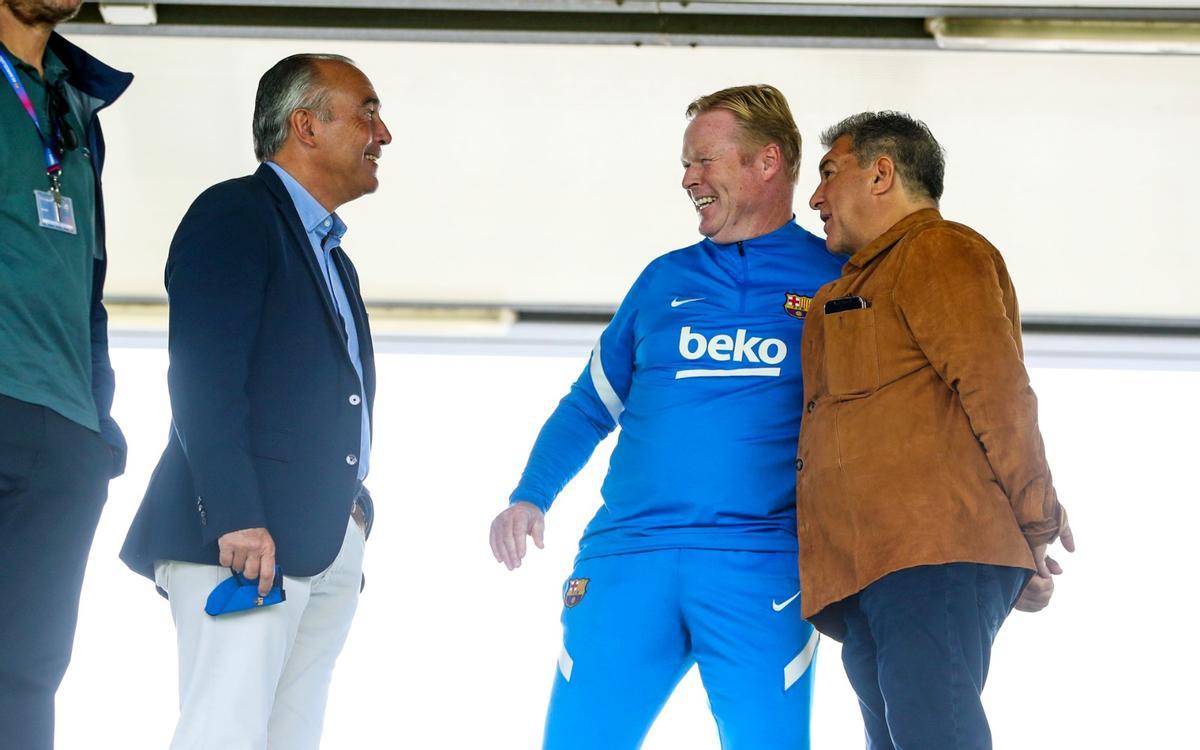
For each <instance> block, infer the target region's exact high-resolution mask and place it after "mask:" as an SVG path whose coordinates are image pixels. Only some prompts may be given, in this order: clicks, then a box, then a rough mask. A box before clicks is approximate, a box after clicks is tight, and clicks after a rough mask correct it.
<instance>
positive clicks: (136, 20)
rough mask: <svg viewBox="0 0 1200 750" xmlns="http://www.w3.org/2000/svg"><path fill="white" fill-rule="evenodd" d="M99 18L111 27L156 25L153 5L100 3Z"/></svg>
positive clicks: (155, 12)
mask: <svg viewBox="0 0 1200 750" xmlns="http://www.w3.org/2000/svg"><path fill="white" fill-rule="evenodd" d="M100 17H101V18H103V19H104V22H105V23H107V24H111V25H113V26H153V25H154V24H156V23H158V11H157V10H155V8H154V3H100Z"/></svg>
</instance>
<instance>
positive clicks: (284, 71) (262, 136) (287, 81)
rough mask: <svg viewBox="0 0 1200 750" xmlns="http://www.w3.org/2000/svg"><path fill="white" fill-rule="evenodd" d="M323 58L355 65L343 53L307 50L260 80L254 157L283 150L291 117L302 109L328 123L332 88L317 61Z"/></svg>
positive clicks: (261, 156)
mask: <svg viewBox="0 0 1200 750" xmlns="http://www.w3.org/2000/svg"><path fill="white" fill-rule="evenodd" d="M321 60H329V61H333V62H340V63H345V64H347V65H354V61H353V60H351V59H350V58H348V57H343V56H342V55H329V54H315V53H303V54H299V55H292V56H291V57H285V58H283V59H282V60H280V61H279V62H277V63H275V64H274V65H272V66H271V69H270V70H268V71H267V72H266V73H263V76H262V78H260V79H258V93H256V94H255V95H254V122H253V125H252V127H251V129H252V131H253V133H254V156H255V157H256V158H257V159H258V160H259V161H260V162H263V161H266V160H267V159H270V158H272V157H274V156H275V154H277V153H279V149H281V148H283V144H284V142H285V141H287V137H288V128H289V122H288V121H289V120H290V118H291V116H292V113H293V112H295V111H296V110H298V109H308V110H312V111H313V112H314V113H315V114H316V115H317V117H318V118H320V119H321V120H322V121H324V122H328V121H329V120H330V119H331V118H332V117H333V113H332V112H331V111H330V110H329V96H330V91H329V89H327V88H326V87H324V86H322V85H321V82H320V72H319V71H318V68H317V63H318V62H319V61H321Z"/></svg>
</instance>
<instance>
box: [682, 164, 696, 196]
mask: <svg viewBox="0 0 1200 750" xmlns="http://www.w3.org/2000/svg"><path fill="white" fill-rule="evenodd" d="M698 172H699V169H698V168H697V166H696V165H695V164H689V165H688V166H686V167H684V168H683V180H682V181H681V182H680V184H681V185H682V186H683V189H684V190H691V189H692V188H694V187H696V186H697V185H699V184H700V178H699V177H697V176H696V175H697V173H698Z"/></svg>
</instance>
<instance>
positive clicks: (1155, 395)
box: [58, 346, 1200, 750]
mask: <svg viewBox="0 0 1200 750" xmlns="http://www.w3.org/2000/svg"><path fill="white" fill-rule="evenodd" d="M584 349H585V347H580V348H579V350H578V351H576V352H573V353H572V356H555V357H503V356H492V357H484V356H470V355H432V354H412V353H404V352H399V353H386V354H381V355H380V357H379V362H378V364H379V376H380V377H379V381H380V386H379V394H380V395H379V402H378V409H377V412H376V415H377V419H376V430H377V432H376V446H375V454H374V457H373V460H372V474H371V477H370V478H369V480H368V482H369V484H370V486H371V488H372V492H373V494H374V496H375V498H376V502H377V506H378V516H377V525H376V528H375V532H374V534H373V535H372V538H371V541H370V543H369V545H368V553H367V554H368V559H367V589H366V592H365V594H364V596H363V598H362V603H361V606H360V609H359V614H358V618H357V620H356V623H355V626H354V630H353V632H352V634H351V637H350V641H349V644H348V645H347V648H346V650H345V652H344V654H343V657H342V659H341V662H340V664H339V666H338V670H337V673H336V675H335V680H334V685H333V694H332V699H331V704H330V707H329V712H328V721H327V731H326V742H325V747H327V748H334V749H335V750H341V749H342V748H353V747H359V748H400V747H404V748H422V749H429V750H440V749H441V748H446V749H447V750H450V749H453V750H457V749H458V748H482V747H487V748H491V749H492V750H531V749H533V748H536V747H538V742H539V738H540V733H541V727H542V721H543V717H544V710H545V704H546V699H547V696H548V691H549V688H550V684H551V678H552V676H553V671H554V668H555V667H554V663H555V657H556V656H557V653H558V650H559V647H560V641H559V627H558V615H559V611H560V607H561V604H560V599H559V596H560V585H561V583H562V581H563V579H564V578H565V577H566V576H567V575H568V573H569V570H570V565H571V559H572V557H573V555H574V553H575V545H576V542H577V540H578V537H579V533H580V530H581V529H582V527H583V525H584V524H585V523H586V521H587V520H588V518H589V517H590V515H591V514H592V512H594V509H595V508H596V506H597V503H598V496H597V489H598V486H599V482H600V480H601V478H602V477H603V474H604V470H605V467H606V457H607V453H608V450H609V448H610V446H609V445H607V444H606V445H604V446H602V447H601V449H600V451H598V453H597V455H596V456H595V457H594V458H593V460H592V462H591V463H590V464H589V466H588V467H587V469H586V470H585V471H584V472H583V474H581V475H580V476H579V477H578V478H577V479H576V480H575V481H574V482H573V483H572V484H571V485H570V486H569V488H568V489H567V491H566V492H565V493H564V495H563V496H562V497H561V498H560V500H559V502H558V504H557V505H556V506H555V508H554V509H553V511H552V512H551V515H550V517H549V528H548V536H547V545H548V546H547V549H546V550H544V551H536V550H535V551H534V552H533V553H532V555H531V556H530V558H529V560H528V564H527V565H525V566H524V567H522V568H521V569H520V570H519V571H517V572H515V573H508V572H507V571H505V570H504V568H503V567H502V566H500V565H498V564H497V563H495V561H494V560H493V559H492V557H491V554H490V551H489V550H488V547H487V540H486V537H487V528H488V524H489V522H490V520H491V518H492V516H493V515H494V514H495V513H496V512H497V511H498V510H499V509H501V508H502V507H503V506H504V504H505V498H506V497H507V494H508V492H509V491H510V489H511V486H512V484H513V483H514V482H515V479H516V477H517V475H518V473H519V471H520V468H521V466H522V464H523V462H524V459H525V456H526V453H527V450H528V446H529V445H530V443H531V442H532V439H533V437H534V435H535V434H536V431H537V430H538V428H539V427H540V425H541V422H542V420H543V419H544V418H545V416H546V415H547V414H548V413H549V411H550V409H551V408H552V406H553V404H554V403H555V402H556V401H557V399H558V398H559V397H560V395H561V394H562V393H563V392H564V391H565V389H566V388H567V386H568V384H569V383H570V382H571V381H572V380H573V379H574V378H575V376H576V375H577V374H578V371H579V369H580V368H581V367H582V364H583V356H584ZM1030 349H1031V350H1037V347H1036V346H1031V347H1030ZM113 359H114V364H115V366H116V368H117V372H118V378H119V384H120V387H119V389H118V391H117V401H116V407H115V414H116V416H117V418H118V420H120V422H121V424H122V425H123V426H124V428H125V431H126V433H127V435H128V437H129V440H130V444H131V446H132V451H131V453H130V458H129V470H128V472H127V473H126V475H125V476H124V477H122V478H121V479H119V480H117V481H116V482H114V483H113V484H112V488H111V493H110V499H109V504H108V507H107V509H106V511H105V514H104V517H103V519H102V522H101V526H100V530H99V533H98V536H97V540H96V543H95V546H94V548H93V553H92V558H91V562H90V565H89V568H88V574H87V580H86V583H85V587H84V595H83V605H82V610H81V617H80V625H79V633H78V637H77V639H76V648H75V658H74V662H73V664H72V666H71V669H70V671H69V672H68V674H67V678H66V681H65V682H64V684H63V688H62V690H61V691H60V693H59V743H58V747H59V748H60V750H90V749H91V748H96V747H128V748H161V747H166V744H167V740H168V737H169V735H170V732H171V729H172V726H173V721H174V712H175V701H176V692H175V691H176V685H175V661H174V660H175V652H174V645H173V643H174V642H173V638H174V631H173V628H172V625H171V621H170V614H169V611H168V608H167V604H166V602H165V601H163V600H162V599H160V598H159V597H158V596H157V595H156V594H155V593H154V590H153V586H152V585H151V584H150V582H149V581H147V580H145V579H142V578H140V577H138V576H136V575H134V574H133V573H130V572H129V571H128V570H126V569H125V568H124V566H123V565H122V564H121V563H120V562H119V561H118V560H117V557H116V555H117V551H118V549H119V547H120V543H121V540H122V539H123V537H124V533H125V530H126V528H127V526H128V524H129V521H130V519H131V518H132V515H133V512H134V510H135V508H136V507H137V504H138V502H139V500H140V497H141V493H142V491H143V490H144V488H145V486H146V482H147V480H148V478H149V474H150V471H151V469H152V468H153V465H154V463H155V461H156V460H157V457H158V453H159V451H161V449H162V447H163V445H164V444H165V439H166V435H167V425H168V419H169V413H168V407H167V402H166V389H165V380H166V379H165V374H166V355H165V352H164V351H162V349H161V348H146V349H129V348H118V349H115V350H114V352H113ZM1032 376H1033V381H1034V386H1035V388H1036V389H1037V392H1038V394H1039V397H1040V403H1041V407H1040V408H1041V425H1042V431H1043V434H1044V436H1045V439H1046V445H1047V451H1048V454H1049V459H1050V462H1051V466H1052V467H1053V469H1054V476H1055V482H1056V485H1057V488H1058V491H1059V494H1060V496H1061V498H1062V499H1063V501H1064V503H1066V504H1067V506H1068V507H1069V509H1070V511H1071V514H1072V515H1071V518H1072V526H1073V528H1074V530H1075V533H1076V537H1077V539H1078V543H1079V551H1078V552H1077V553H1076V554H1075V555H1074V556H1070V557H1065V556H1064V558H1065V559H1062V558H1060V559H1062V562H1063V566H1064V567H1065V568H1066V573H1065V575H1064V576H1063V577H1062V578H1060V579H1059V590H1058V592H1057V594H1056V598H1055V601H1054V602H1053V604H1052V605H1051V607H1050V609H1048V610H1047V611H1045V612H1043V613H1041V614H1038V615H1022V614H1016V615H1014V616H1013V617H1012V619H1011V620H1010V622H1009V623H1008V624H1007V625H1006V626H1005V628H1004V630H1003V631H1002V632H1001V635H1000V639H999V641H998V642H997V645H996V649H995V654H994V659H993V667H992V673H991V678H990V682H989V685H988V689H987V691H986V693H985V699H986V703H987V706H988V709H989V711H990V715H991V718H992V722H993V727H994V732H995V737H996V746H997V747H1001V748H1012V747H1021V748H1025V749H1026V750H1038V749H1040V748H1047V749H1051V748H1055V749H1058V748H1073V747H1079V748H1089V749H1090V748H1134V747H1136V748H1159V747H1162V748H1165V747H1182V746H1184V745H1185V744H1186V742H1187V741H1188V740H1187V739H1186V738H1188V737H1192V736H1193V735H1194V732H1193V727H1192V722H1191V719H1190V716H1191V713H1192V709H1193V706H1192V705H1191V704H1192V703H1193V702H1194V700H1193V699H1194V693H1195V691H1194V689H1193V688H1192V680H1193V677H1194V675H1195V674H1196V672H1197V670H1198V668H1200V658H1198V657H1197V656H1196V654H1195V651H1194V649H1192V648H1191V647H1190V644H1191V643H1192V642H1193V632H1192V630H1193V626H1194V623H1195V621H1196V616H1197V614H1200V613H1198V611H1197V610H1198V608H1197V605H1196V603H1195V597H1194V596H1193V594H1192V592H1193V591H1194V589H1195V585H1194V575H1193V572H1194V570H1195V562H1194V551H1193V550H1194V546H1195V545H1194V540H1193V536H1194V529H1196V528H1197V527H1198V526H1200V503H1197V500H1198V499H1200V494H1198V493H1197V490H1196V486H1195V481H1194V471H1193V468H1192V467H1193V465H1194V462H1195V460H1194V456H1193V453H1194V445H1195V440H1194V438H1193V436H1192V434H1191V427H1192V425H1191V421H1192V420H1189V415H1195V414H1198V413H1200V371H1197V369H1196V368H1195V367H1193V368H1192V369H1191V370H1183V371H1146V370H1083V369H1044V368H1036V367H1035V369H1034V370H1033V372H1032ZM818 670H819V673H818V677H817V686H818V687H817V697H816V709H815V717H816V718H815V727H814V732H815V745H814V747H816V748H819V749H821V750H824V749H826V748H833V749H839V750H840V749H841V748H853V747H861V746H862V744H861V726H860V723H859V718H858V715H857V708H856V705H855V703H854V699H853V696H852V694H851V693H850V691H849V688H848V687H847V685H846V682H845V678H844V677H843V675H842V673H841V665H840V662H839V661H838V655H837V648H836V644H833V643H831V642H829V641H828V640H826V641H824V642H823V644H822V646H821V651H820V654H819V657H818ZM581 731H586V729H583V730H581ZM685 747H686V748H689V749H694V750H705V749H706V748H712V749H714V750H715V748H716V747H717V743H716V735H715V730H714V728H713V725H712V721H711V719H710V718H709V717H708V715H707V709H706V704H705V701H704V697H703V693H702V692H701V691H700V690H699V687H698V681H697V680H695V676H694V674H693V675H692V676H691V677H689V679H688V680H687V681H686V682H685V684H684V685H683V687H682V688H681V689H680V692H679V693H678V694H677V695H676V697H675V700H673V701H672V702H671V703H670V704H668V706H667V708H666V710H665V712H664V714H663V716H662V717H661V718H660V721H659V723H658V725H657V726H656V727H655V729H654V731H653V733H652V736H651V738H650V740H649V741H648V742H647V743H646V748H647V750H675V749H677V748H685Z"/></svg>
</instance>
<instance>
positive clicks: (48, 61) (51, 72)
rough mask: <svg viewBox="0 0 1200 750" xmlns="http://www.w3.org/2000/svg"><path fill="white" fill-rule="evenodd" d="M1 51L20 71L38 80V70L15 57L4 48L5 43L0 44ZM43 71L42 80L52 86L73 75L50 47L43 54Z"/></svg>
mask: <svg viewBox="0 0 1200 750" xmlns="http://www.w3.org/2000/svg"><path fill="white" fill-rule="evenodd" d="M0 51H3V52H4V55H5V57H7V58H8V61H9V62H11V63H12V64H13V65H14V66H15V67H17V68H19V69H20V70H23V71H25V73H26V74H27V75H28V76H29V77H30V78H33V79H35V80H36V79H37V78H38V72H37V68H35V67H33V66H32V65H30V64H29V63H27V62H25V61H24V60H22V59H21V58H19V57H17V56H16V55H14V54H13V53H12V51H11V50H9V48H8V47H5V46H4V43H3V42H0ZM42 70H43V71H44V72H45V74H44V75H43V76H42V77H41V78H42V80H43V81H45V82H46V84H47V85H51V86H53V85H54V84H56V83H58V82H59V81H61V80H62V79H64V78H66V77H67V76H68V75H70V73H71V71H69V70H67V66H66V65H64V64H63V61H62V60H60V59H59V58H58V55H56V54H54V50H52V49H50V47H48V46H47V47H46V51H45V53H43V54H42Z"/></svg>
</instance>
